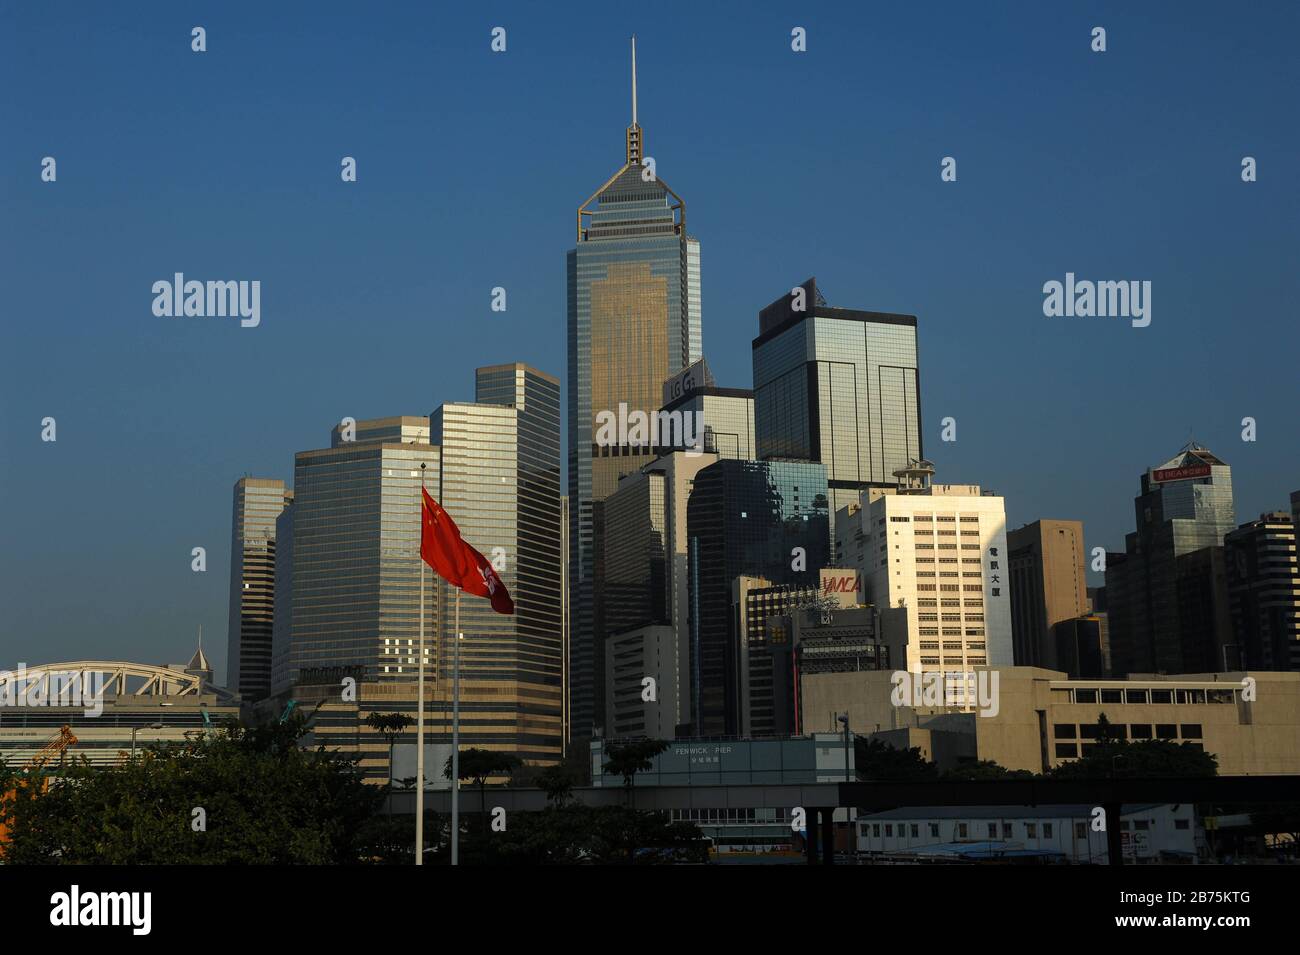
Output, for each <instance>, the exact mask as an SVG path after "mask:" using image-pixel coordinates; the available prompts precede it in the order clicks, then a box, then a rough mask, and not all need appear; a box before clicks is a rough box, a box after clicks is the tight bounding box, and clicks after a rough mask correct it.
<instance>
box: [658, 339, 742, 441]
mask: <svg viewBox="0 0 1300 955" xmlns="http://www.w3.org/2000/svg"><path fill="white" fill-rule="evenodd" d="M659 415H660V422H661V423H660V425H659V427H658V432H659V434H660V435H663V436H671V437H672V438H673V439H674V440H672V441H671V442H670V441H663V442H662V443H661V444H660V452H661V453H662V452H665V451H669V450H674V449H686V448H693V449H696V450H703V451H709V452H713V453H716V454H718V455H720V456H721V457H724V458H735V459H737V460H740V461H753V460H755V459H756V458H757V457H758V455H757V447H756V445H755V442H754V393H753V392H752V391H750V390H749V389H747V388H719V387H718V385H717V383H716V382H714V380H713V375H712V374H711V373H710V372H709V366H708V363H707V362H705V360H704V359H703V358H701V359H700V360H699V361H697V362H695V364H693V365H691V366H690V367H688V368H685V369H683V370H682V371H681V372H679V373H678V374H676V375H674V376H673V377H672V378H670V379H668V380H667V381H665V382H664V389H663V409H662V410H661V411H660V412H659ZM679 438H680V440H678V439H679Z"/></svg>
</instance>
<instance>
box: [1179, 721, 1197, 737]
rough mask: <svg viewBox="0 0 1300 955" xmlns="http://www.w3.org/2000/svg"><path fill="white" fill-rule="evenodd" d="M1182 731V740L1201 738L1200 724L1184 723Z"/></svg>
mask: <svg viewBox="0 0 1300 955" xmlns="http://www.w3.org/2000/svg"><path fill="white" fill-rule="evenodd" d="M1182 730H1183V739H1200V738H1201V724H1200V723H1184V724H1183V725H1182Z"/></svg>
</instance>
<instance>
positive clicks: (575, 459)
mask: <svg viewBox="0 0 1300 955" xmlns="http://www.w3.org/2000/svg"><path fill="white" fill-rule="evenodd" d="M644 150H645V142H644V137H643V135H642V130H641V127H640V125H639V124H638V122H637V113H636V47H635V43H634V45H633V50H632V125H631V126H629V127H628V128H627V139H626V152H625V157H624V163H623V166H622V167H621V168H620V169H619V170H618V171H617V172H616V173H614V175H613V176H611V177H610V178H609V179H608V180H607V181H606V182H605V184H604V185H603V186H601V187H600V189H598V190H597V191H596V192H595V194H594V195H592V197H591V198H590V199H588V200H587V201H586V202H584V203H583V204H582V205H581V206H579V208H578V215H577V223H578V233H577V246H576V247H575V248H574V249H572V250H571V251H570V252H569V253H568V258H567V274H568V352H569V354H568V361H569V369H568V375H569V380H568V419H569V554H570V567H569V581H570V598H571V599H570V614H571V621H570V622H571V626H570V683H571V693H572V700H571V717H572V734H573V736H575V737H587V736H590V735H591V732H592V728H593V726H594V725H595V723H596V722H597V721H598V720H599V718H600V714H601V712H602V711H601V709H600V708H599V700H598V695H599V693H598V689H597V686H598V684H600V683H602V682H603V681H602V680H601V675H602V674H603V673H604V663H603V660H602V659H601V658H602V656H603V652H604V648H603V645H602V641H600V640H599V639H597V636H596V620H595V617H596V606H595V594H596V591H597V589H598V587H597V583H596V580H595V573H596V566H595V563H596V554H595V547H594V544H595V541H594V537H595V530H594V524H595V519H596V515H595V514H594V513H593V505H594V504H595V503H596V502H599V501H602V500H604V499H605V498H606V497H608V496H609V495H610V494H611V493H613V491H614V489H615V487H616V486H617V484H618V479H619V477H620V476H622V475H624V474H630V473H631V472H633V471H635V470H637V469H638V468H639V467H640V466H641V465H643V464H645V463H647V462H648V461H650V460H651V458H652V456H653V453H654V448H653V447H652V446H651V445H650V444H648V443H640V442H637V441H632V440H627V439H626V438H625V437H624V438H616V439H614V440H612V441H600V440H598V438H599V437H600V436H599V434H598V426H597V418H598V416H601V415H615V416H619V417H620V420H626V417H627V415H630V414H633V413H636V412H641V413H645V414H654V413H655V412H657V411H658V409H659V407H660V398H661V391H660V388H661V385H662V384H663V382H664V380H665V379H667V378H668V377H669V376H670V375H672V374H674V373H676V372H678V371H680V370H681V369H683V368H685V367H686V366H687V365H689V364H691V363H692V362H694V361H695V360H696V359H698V358H699V357H700V349H701V343H700V246H699V243H698V242H697V241H696V240H695V239H694V238H692V237H690V236H688V235H687V234H686V206H685V204H684V203H683V202H682V200H681V198H680V197H679V196H678V195H677V194H676V193H675V192H673V191H672V190H671V189H669V188H668V186H667V185H665V183H664V182H663V180H662V179H661V178H659V176H658V169H657V168H656V167H655V166H652V165H650V164H649V163H648V162H647V161H646V160H647V159H648V158H649V157H648V156H647V154H646V153H645V151H644ZM620 430H621V429H620Z"/></svg>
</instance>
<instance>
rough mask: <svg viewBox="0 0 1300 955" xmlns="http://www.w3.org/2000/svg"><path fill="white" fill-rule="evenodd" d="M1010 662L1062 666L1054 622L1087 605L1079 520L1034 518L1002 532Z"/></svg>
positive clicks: (1076, 614)
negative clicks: (1012, 650) (1012, 641)
mask: <svg viewBox="0 0 1300 955" xmlns="http://www.w3.org/2000/svg"><path fill="white" fill-rule="evenodd" d="M1007 551H1008V566H1009V568H1010V571H1011V572H1010V574H1009V575H1008V576H1007V580H1008V581H1009V582H1010V584H1011V624H1012V633H1013V635H1014V639H1015V664H1016V666H1021V667H1046V668H1047V669H1049V670H1055V669H1061V670H1065V669H1067V667H1066V666H1065V665H1064V664H1063V663H1062V662H1058V660H1057V659H1056V657H1057V653H1056V636H1055V634H1054V632H1053V629H1052V628H1053V627H1055V626H1056V625H1057V624H1058V623H1061V622H1062V621H1064V620H1072V619H1074V618H1075V617H1079V616H1082V615H1083V614H1085V613H1087V611H1088V592H1087V575H1086V571H1085V569H1084V556H1083V522H1082V521H1034V523H1032V524H1027V525H1025V526H1024V527H1018V528H1016V529H1015V530H1014V531H1010V532H1008V533H1007Z"/></svg>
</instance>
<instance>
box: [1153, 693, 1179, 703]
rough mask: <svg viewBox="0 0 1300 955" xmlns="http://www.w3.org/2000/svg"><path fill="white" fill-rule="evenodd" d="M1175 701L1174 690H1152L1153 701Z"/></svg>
mask: <svg viewBox="0 0 1300 955" xmlns="http://www.w3.org/2000/svg"><path fill="white" fill-rule="evenodd" d="M1173 701H1174V691H1173V690H1152V691H1151V702H1152V703H1172V702H1173Z"/></svg>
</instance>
